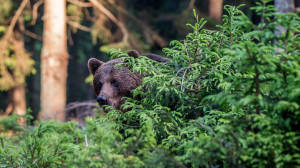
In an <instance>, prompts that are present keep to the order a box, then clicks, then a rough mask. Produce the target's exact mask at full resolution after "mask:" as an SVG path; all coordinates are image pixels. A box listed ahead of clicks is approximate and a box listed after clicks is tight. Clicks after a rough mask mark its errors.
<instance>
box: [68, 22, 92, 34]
mask: <svg viewBox="0 0 300 168" xmlns="http://www.w3.org/2000/svg"><path fill="white" fill-rule="evenodd" d="M67 23H68V24H69V25H71V26H73V27H76V28H78V29H80V30H83V31H86V32H92V29H91V28H89V27H86V26H83V25H81V24H79V23H77V22H73V21H71V20H67Z"/></svg>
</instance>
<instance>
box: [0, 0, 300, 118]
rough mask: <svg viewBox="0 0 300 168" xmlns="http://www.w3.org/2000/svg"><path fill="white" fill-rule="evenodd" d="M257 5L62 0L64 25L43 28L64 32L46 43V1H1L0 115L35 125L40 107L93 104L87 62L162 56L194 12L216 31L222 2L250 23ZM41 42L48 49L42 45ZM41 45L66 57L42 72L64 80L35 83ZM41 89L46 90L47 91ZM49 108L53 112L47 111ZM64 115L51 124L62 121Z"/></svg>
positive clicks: (205, 0) (232, 0) (217, 0)
mask: <svg viewBox="0 0 300 168" xmlns="http://www.w3.org/2000/svg"><path fill="white" fill-rule="evenodd" d="M255 2H256V1H246V0H244V1H240V0H224V1H222V0H191V1H180V0H175V1H174V0H163V1H153V0H142V1H140V0H139V1H137V0H125V1H114V0H100V1H77V0H68V1H67V2H66V4H65V8H66V9H65V10H66V11H65V14H66V16H63V15H61V16H60V17H62V19H58V20H62V21H60V22H62V23H60V22H58V21H54V22H52V24H48V25H47V26H48V27H53V24H54V25H56V24H57V25H59V24H66V25H67V26H66V29H65V30H63V31H65V32H64V34H65V36H66V37H64V39H62V40H61V39H56V41H55V39H54V41H51V40H50V42H48V43H47V42H45V39H44V37H46V36H43V32H44V31H45V30H46V29H48V28H47V27H45V25H46V24H44V21H45V20H46V17H44V15H45V14H44V12H45V9H46V6H45V2H44V0H40V1H37V0H30V1H29V0H23V1H19V0H14V1H12V0H1V1H0V3H1V7H0V11H1V12H0V25H1V26H0V36H1V61H0V65H1V74H0V75H1V76H0V90H1V92H0V100H1V101H0V115H2V116H4V117H5V116H8V115H11V114H12V112H13V111H14V112H15V113H16V114H20V115H24V114H25V113H26V109H27V112H28V111H30V112H31V113H30V115H32V116H33V120H36V119H37V117H38V114H39V112H40V111H41V109H42V110H44V111H45V113H49V114H50V113H51V115H53V114H54V113H55V112H53V111H55V110H54V109H53V108H59V109H58V111H62V110H63V109H64V108H65V105H66V104H68V103H71V102H81V101H87V100H92V99H94V97H95V95H94V92H93V88H92V87H91V85H90V84H89V83H88V82H84V81H86V78H87V77H88V75H89V72H88V69H87V67H86V62H87V60H88V59H89V58H92V57H95V58H98V59H100V60H104V61H107V60H109V59H110V58H109V56H108V54H107V52H108V50H109V49H110V48H121V49H122V50H130V49H135V50H138V51H139V52H140V53H150V52H151V53H156V54H160V55H163V54H162V48H164V47H166V46H168V44H169V42H170V41H171V40H175V39H176V40H180V39H183V38H184V36H185V35H186V34H187V33H188V31H189V30H188V27H187V26H185V24H186V23H190V22H192V21H193V16H192V9H196V11H197V14H198V15H199V17H200V18H205V19H206V20H208V23H207V24H206V25H205V28H207V29H215V28H216V27H215V25H216V24H219V23H220V21H221V16H222V14H223V13H224V11H223V6H224V5H227V4H228V5H239V4H245V6H244V7H243V8H242V11H243V12H244V13H245V14H246V15H247V16H248V17H249V18H251V19H252V20H253V21H254V22H256V23H257V22H259V21H260V18H259V16H258V15H257V14H256V13H255V12H253V11H251V10H250V7H251V6H254V4H255ZM282 2H284V1H282ZM282 2H281V1H277V6H279V7H280V6H283V5H282V4H280V3H282ZM289 3H290V4H291V5H290V7H288V8H290V9H289V10H290V11H289V12H292V11H293V10H295V6H299V4H298V3H299V2H298V1H295V2H293V1H292V0H290V2H289ZM50 5H51V4H49V5H48V6H50ZM53 5H54V7H52V8H53V9H54V10H57V9H55V8H56V6H57V5H58V4H53ZM62 5H64V4H62ZM50 8H51V6H50ZM53 9H52V10H53ZM50 10H51V9H50ZM285 12H286V11H285ZM63 14H64V13H63ZM47 40H48V38H47ZM66 40H67V41H66ZM43 41H44V43H43ZM57 41H58V42H57ZM59 41H63V42H59ZM64 41H66V46H64V45H65V44H64ZM49 43H52V44H50V45H49ZM47 44H48V45H49V46H48V47H47V46H46V47H45V45H47ZM54 44H56V45H54ZM43 45H44V47H45V48H47V49H45V50H52V52H56V51H58V50H61V51H62V52H63V53H64V54H65V56H63V55H62V56H59V57H61V58H63V57H65V58H64V59H65V60H64V61H62V65H63V66H61V67H59V68H55V70H53V69H52V70H50V69H48V70H47V71H53V72H52V73H53V74H54V73H55V74H64V76H62V77H61V79H60V82H54V83H52V84H49V85H47V82H46V81H47V80H48V81H49V80H50V79H48V77H47V78H46V77H45V78H41V72H42V71H43V70H41V61H42V57H43V56H42V48H43ZM58 46H63V47H58ZM64 48H65V49H64ZM64 50H65V51H64ZM58 52H60V51H58ZM57 59H58V60H59V58H57ZM47 61H48V62H49V60H47ZM46 64H47V63H45V65H46ZM45 67H46V66H45ZM66 68H67V69H66ZM45 69H46V68H45ZM65 78H66V80H67V81H66V82H65ZM41 83H42V85H43V84H44V85H45V87H44V88H45V89H43V87H42V86H41ZM58 85H66V86H58ZM55 90H56V91H55ZM43 102H44V103H43ZM51 102H52V104H53V105H52V107H51V105H50V106H49V105H48V104H51ZM87 104H88V105H89V104H91V103H90V102H89V103H87ZM87 104H82V106H85V105H87ZM73 105H74V104H73ZM41 106H44V107H41ZM53 106H55V107H53ZM57 106H59V107H57ZM73 107H74V106H73ZM92 107H93V105H92ZM28 109H29V110H28ZM47 111H48V112H47ZM75 115H76V114H75ZM64 117H65V116H60V117H57V118H55V117H54V118H52V119H58V120H64V119H63V118H64ZM77 117H78V116H77ZM46 118H47V117H46ZM46 118H45V119H46ZM50 118H51V117H50Z"/></svg>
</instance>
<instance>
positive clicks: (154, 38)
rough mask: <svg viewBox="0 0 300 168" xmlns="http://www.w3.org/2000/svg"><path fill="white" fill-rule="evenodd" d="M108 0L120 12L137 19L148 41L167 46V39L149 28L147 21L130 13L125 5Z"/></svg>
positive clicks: (134, 19)
mask: <svg viewBox="0 0 300 168" xmlns="http://www.w3.org/2000/svg"><path fill="white" fill-rule="evenodd" d="M108 2H109V3H110V5H111V6H113V7H114V8H116V9H117V11H118V12H120V13H123V14H125V15H127V16H128V17H129V18H131V19H132V20H133V21H135V22H136V23H137V25H138V26H140V27H141V30H142V33H143V36H144V38H145V39H146V41H147V42H148V43H150V44H151V45H153V43H154V42H156V43H157V44H158V45H159V46H161V47H165V46H166V45H167V42H166V40H165V39H164V38H162V37H161V36H160V35H159V34H158V33H156V32H154V31H153V30H152V29H151V28H149V27H150V26H148V25H147V23H146V22H144V21H142V20H140V19H139V18H137V17H135V16H134V15H132V14H130V13H129V12H128V11H127V10H125V9H124V8H123V7H121V6H119V5H118V4H117V3H116V2H115V1H114V0H109V1H108Z"/></svg>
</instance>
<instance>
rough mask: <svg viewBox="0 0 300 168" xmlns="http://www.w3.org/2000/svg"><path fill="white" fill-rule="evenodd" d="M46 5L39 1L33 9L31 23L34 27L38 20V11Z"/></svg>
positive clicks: (42, 0) (41, 0)
mask: <svg viewBox="0 0 300 168" xmlns="http://www.w3.org/2000/svg"><path fill="white" fill-rule="evenodd" d="M43 3H44V0H40V1H38V2H37V3H35V4H34V5H33V8H32V21H31V23H30V24H31V25H34V24H35V22H36V18H37V13H38V9H39V7H40V6H41V5H42V4H43Z"/></svg>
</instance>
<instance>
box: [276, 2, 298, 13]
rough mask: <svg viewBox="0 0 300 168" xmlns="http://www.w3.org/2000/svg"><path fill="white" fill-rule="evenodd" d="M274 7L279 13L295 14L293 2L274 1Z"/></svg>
mask: <svg viewBox="0 0 300 168" xmlns="http://www.w3.org/2000/svg"><path fill="white" fill-rule="evenodd" d="M274 4H275V7H276V8H277V9H278V12H280V13H293V12H295V3H294V0H275V1H274Z"/></svg>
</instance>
